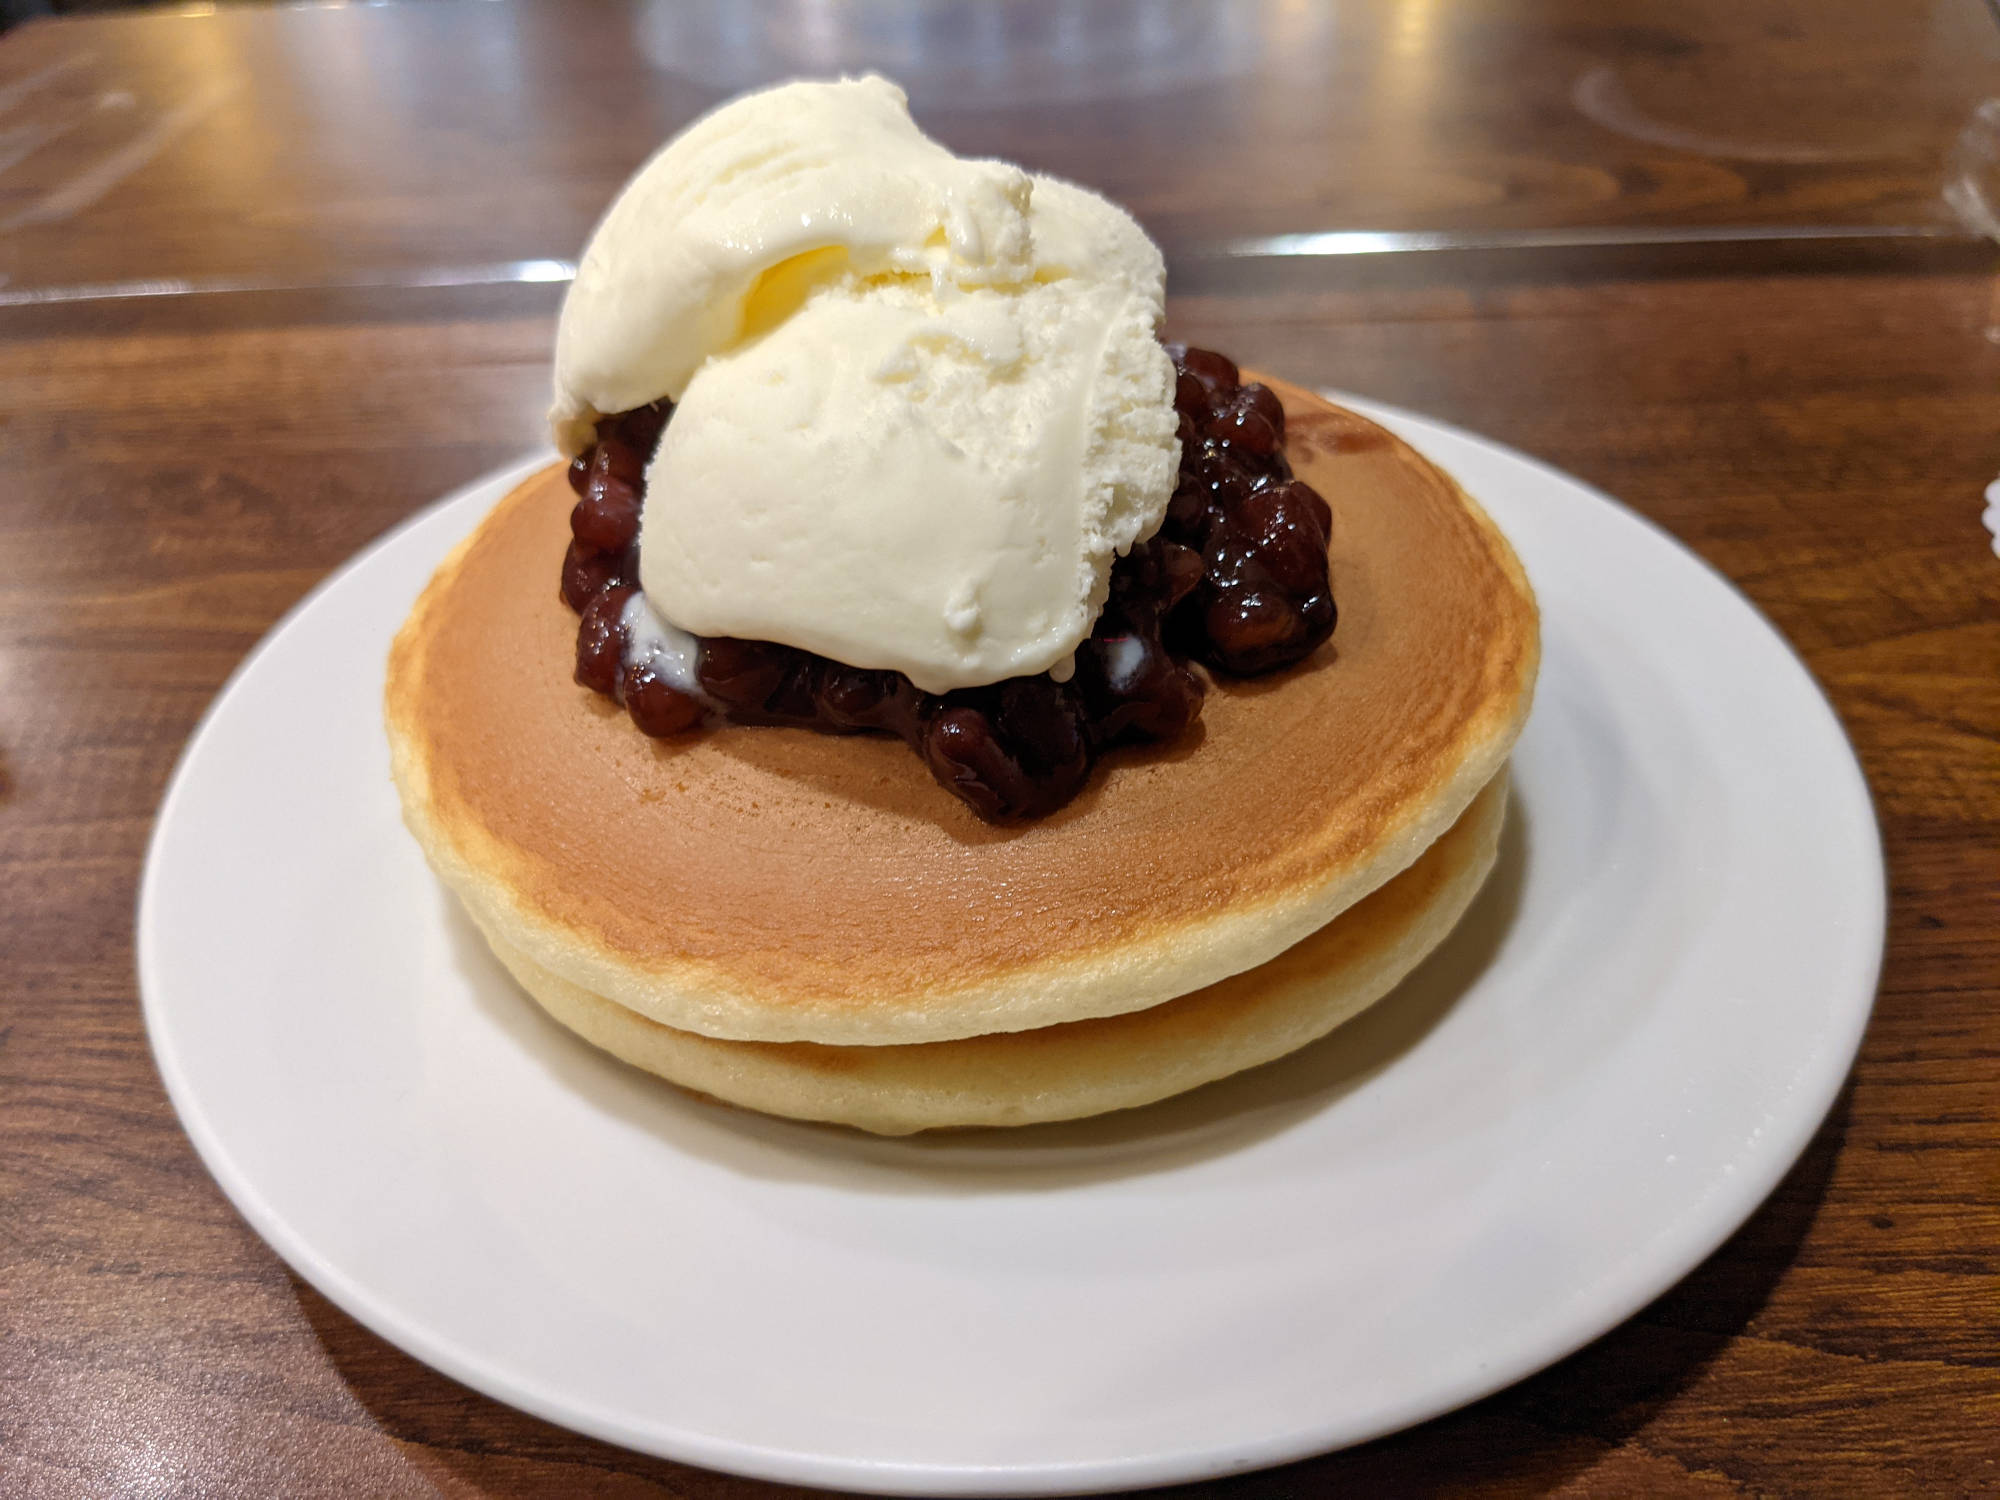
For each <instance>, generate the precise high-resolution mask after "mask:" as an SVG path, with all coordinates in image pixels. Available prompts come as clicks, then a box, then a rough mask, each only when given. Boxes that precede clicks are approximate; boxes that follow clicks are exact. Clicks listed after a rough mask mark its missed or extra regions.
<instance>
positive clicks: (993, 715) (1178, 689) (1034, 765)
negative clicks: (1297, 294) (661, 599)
mask: <svg viewBox="0 0 2000 1500" xmlns="http://www.w3.org/2000/svg"><path fill="white" fill-rule="evenodd" d="M1167 349H1168V353H1169V354H1170V355H1171V356H1172V357H1173V361H1174V367H1175V372H1176V384H1175V391H1174V407H1175V410H1176V411H1177V413H1178V414H1179V417H1180V439H1181V467H1180V477H1179V480H1178V483H1177V484H1176V486H1175V489H1174V493H1173V498H1172V499H1171V500H1170V501H1169V503H1168V505H1167V514H1166V519H1165V520H1164V521H1163V522H1162V524H1161V526H1160V529H1159V531H1158V532H1157V533H1156V534H1155V535H1154V536H1152V537H1151V538H1149V539H1148V540H1146V541H1143V542H1140V543H1138V544H1137V545H1136V546H1134V547H1133V548H1132V550H1131V552H1130V553H1129V554H1127V555H1126V556H1124V557H1122V558H1120V559H1119V560H1118V562H1117V563H1116V564H1115V565H1114V566H1113V568H1112V570H1111V595H1110V598H1109V599H1108V600H1107V601H1106V603H1105V606H1104V610H1103V613H1102V614H1101V615H1100V616H1099V617H1098V620H1097V624H1096V627H1095V628H1094V629H1093V630H1092V631H1091V633H1090V637H1089V639H1088V640H1086V641H1084V643H1083V644H1082V645H1081V646H1080V647H1079V648H1078V649H1077V653H1076V671H1075V673H1074V674H1073V675H1072V676H1071V677H1070V679H1069V681H1067V682H1060V683H1059V682H1057V681H1055V680H1054V679H1053V678H1052V677H1050V676H1049V675H1048V674H1046V673H1038V674H1036V675H1035V676H1032V677H1015V678H1010V679H1009V680H1007V681H1005V682H998V683H994V684H992V685H991V686H988V687H977V688H959V689H954V690H953V691H951V692H948V693H924V692H919V691H918V690H917V688H916V687H915V686H914V685H913V684H912V683H911V682H910V680H909V679H908V678H907V677H904V676H903V675H902V674H901V673H900V672H885V671H876V670H869V669H866V668H861V667H850V666H845V665H843V664H842V663H840V662H836V661H830V660H828V659H827V658H826V657H823V656H815V655H814V654H813V653H811V652H809V651H801V650H799V649H797V648H796V647H792V646H782V645H776V644H773V643H771V642H768V641H740V640H732V639H727V638H722V637H710V638H701V639H698V640H697V650H696V655H695V664H694V682H692V683H688V682H686V681H685V680H682V681H680V682H678V683H676V682H673V681H669V679H668V677H667V676H666V675H664V674H663V672H662V670H661V668H660V666H659V663H658V662H657V661H656V660H655V659H654V658H652V657H650V656H648V655H647V654H646V653H644V652H636V651H634V650H633V646H632V641H631V639H630V632H629V630H628V628H627V625H626V618H625V617H626V606H627V605H628V604H629V603H630V601H631V599H632V597H633V595H634V594H635V593H636V592H637V590H638V586H639V545H638V543H639V522H640V518H641V515H642V513H643V511H644V508H645V503H646V465H647V463H648V461H649V460H650V459H651V457H652V454H653V450H654V448H655V447H656V446H658V443H659V440H660V434H661V432H663V431H664V430H665V428H666V425H667V423H668V422H669V421H670V420H671V419H672V417H673V406H672V404H671V403H670V402H666V401H658V402H655V403H654V404H652V405H651V406H642V407H639V408H637V409H635V410H633V411H628V412H620V413H618V414H617V415H615V416H609V417H605V418H603V419H601V420H600V421H599V422H598V424H597V441H596V442H595V443H594V444H593V445H592V446H591V447H590V448H589V449H587V450H586V451H584V452H583V453H581V454H579V455H577V457H576V458H575V459H573V460H572V461H571V463H570V466H569V482H570V486H571V488H572V489H574V490H575V491H576V495H577V500H576V505H575V508H574V509H573V510H572V511H571V512H570V535H571V538H572V539H571V541H570V545H569V550H568V552H567V553H565V554H564V557H563V564H562V597H563V600H564V602H566V603H567V604H568V605H569V606H570V608H571V609H573V610H575V611H576V612H577V613H578V614H579V615H580V616H581V620H580V622H579V624H578V627H577V639H576V680H577V681H578V682H580V683H582V684H583V685H584V686H585V687H588V688H590V689H591V690H592V691H594V692H598V693H602V694H604V695H605V696H606V697H609V698H612V699H615V700H616V701H617V702H618V703H620V704H622V705H623V706H624V708H625V710H626V712H627V713H628V714H630V715H631V718H632V721H633V723H634V724H636V725H637V726H638V727H639V728H640V729H641V730H643V731H644V732H645V733H647V734H649V735H653V736H655V737H659V738H664V737H667V736H670V735H676V734H683V733H686V732H687V731H689V730H692V729H694V728H696V727H697V726H699V725H700V724H701V723H702V722H703V721H704V720H705V719H709V718H720V719H724V720H727V721H730V722H734V723H744V724H783V725H792V726H796V727H802V728H809V729H818V730H824V731H827V732H829V733H836V734H851V733H857V732H866V731H874V732H880V733H887V734H894V735H898V736H900V737H901V738H902V739H903V740H904V741H905V742H906V743H908V744H909V746H910V747H911V748H912V749H913V750H915V751H916V752H917V754H918V755H920V756H921V757H922V758H923V761H924V764H925V765H927V766H928V767H929V768H930V771H931V774H932V775H933V776H935V777H936V778H937V780H938V782H939V783H940V784H941V785H942V786H943V787H944V788H945V789H946V790H947V791H949V792H951V793H952V794H953V795H954V796H956V797H958V798H959V799H960V800H961V801H963V802H965V803H966V804H967V805H968V806H970V807H971V808H972V809H973V811H974V812H976V813H978V814H979V815H980V816H981V817H982V818H985V819H987V820H988V821H990V822H1014V821H1019V820H1022V819H1028V818H1037V817H1042V816H1045V815H1046V814H1048V813H1051V812H1054V811H1055V810H1056V809H1057V808H1059V807H1061V806H1062V805H1063V804H1064V803H1066V802H1068V801H1069V800H1070V799H1071V798H1072V797H1074V796H1075V795H1076V794H1077V793H1078V792H1079V791H1081V790H1082V789H1083V786H1084V783H1085V782H1086V781H1088V780H1089V778H1090V769H1091V766H1092V764H1093V763H1094V762H1095V761H1096V759H1097V757H1098V756H1099V755H1101V754H1102V753H1103V752H1104V751H1106V750H1108V749H1110V748H1111V747H1112V746H1114V745H1120V744H1129V743H1166V742H1167V741H1170V740H1173V739H1175V738H1177V737H1179V736H1180V735H1181V734H1183V733H1185V732H1186V731H1187V729H1188V727H1189V726H1190V725H1192V724H1193V723H1194V721H1195V720H1196V719H1197V718H1199V717H1200V715H1201V702H1202V695H1203V692H1204V685H1203V680H1202V678H1201V676H1200V675H1198V674H1197V673H1196V672H1194V671H1193V670H1192V669H1191V667H1190V663H1191V662H1200V663H1202V664H1203V665H1204V666H1206V667H1208V668H1210V669H1211V670H1214V671H1219V672H1224V673H1228V674H1231V675H1234V676H1253V675H1257V674H1260V673H1265V672H1273V671H1276V670H1278V669H1279V668H1280V667H1285V666H1289V665H1291V664H1292V663H1294V662H1297V661H1299V660H1302V659H1303V658H1304V657H1306V656H1308V655H1310V654H1311V653H1312V651H1313V650H1314V648H1316V647H1317V646H1319V645H1320V643H1321V642H1323V641H1325V640H1326V639H1327V637H1328V636H1330V635H1331V634H1332V633H1333V625H1334V617H1335V611H1334V603H1333V592H1332V588H1331V586H1330V583H1329V581H1328V572H1327V541H1328V538H1329V536H1330V534H1331V531H1332V526H1333V512H1332V511H1331V510H1330V509H1329V508H1328V506H1327V503H1326V502H1325V501H1324V500H1323V499H1321V498H1320V496H1319V494H1318V492H1316V491H1315V490H1314V489H1313V488H1312V487H1311V486H1310V485H1308V484H1305V483H1304V482H1302V481H1301V480H1298V479H1296V478H1294V477H1293V475H1292V470H1291V465H1290V464H1289V463H1287V462H1286V460H1285V451H1284V439H1285V409H1284V407H1283V405H1282V404H1280V402H1279V400H1278V398H1277V396H1276V395H1275V394H1273V393H1272V392H1271V390H1270V389H1269V388H1268V387H1266V386H1263V385H1259V384H1256V383H1255V382H1252V383H1251V384H1248V385H1245V384H1243V383H1242V378H1241V376H1240V374H1239V373H1238V371H1237V368H1236V366H1235V365H1234V364H1233V363H1231V362H1230V361H1229V360H1228V359H1226V358H1224V357H1223V356H1222V355H1220V354H1216V353H1213V352H1212V351H1210V350H1207V349H1188V348H1184V347H1182V346H1180V345H1177V344H1170V345H1168V346H1167ZM688 689H694V691H689V690H688Z"/></svg>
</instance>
